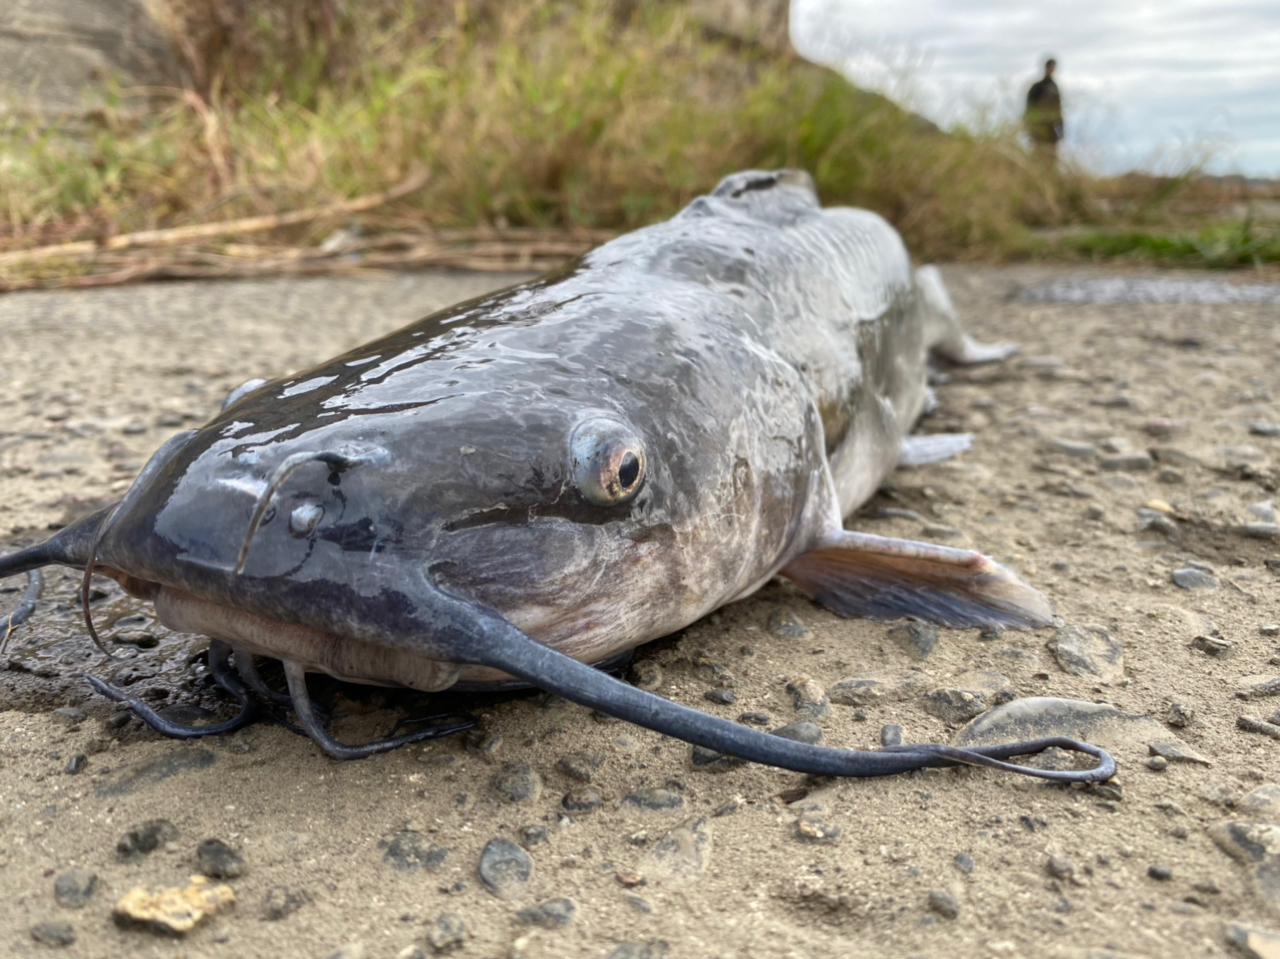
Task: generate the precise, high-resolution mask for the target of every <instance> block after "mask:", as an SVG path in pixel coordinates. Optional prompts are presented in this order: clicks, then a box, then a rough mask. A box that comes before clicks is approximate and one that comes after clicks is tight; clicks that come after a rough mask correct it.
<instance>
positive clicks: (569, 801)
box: [560, 750, 710, 812]
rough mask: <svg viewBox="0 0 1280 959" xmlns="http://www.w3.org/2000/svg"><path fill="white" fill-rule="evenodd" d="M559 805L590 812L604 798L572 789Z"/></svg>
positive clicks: (591, 790)
mask: <svg viewBox="0 0 1280 959" xmlns="http://www.w3.org/2000/svg"><path fill="white" fill-rule="evenodd" d="M708 752H710V750H708ZM695 762H696V761H695ZM560 805H561V806H563V807H564V808H565V809H567V810H569V812H591V811H593V810H596V809H599V808H600V807H601V806H603V805H604V798H603V797H602V796H601V795H600V794H599V793H598V792H596V791H595V790H594V789H573V790H570V791H569V792H567V793H565V794H564V797H563V798H562V799H561V800H560Z"/></svg>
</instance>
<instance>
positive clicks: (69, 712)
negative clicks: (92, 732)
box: [49, 706, 89, 726]
mask: <svg viewBox="0 0 1280 959" xmlns="http://www.w3.org/2000/svg"><path fill="white" fill-rule="evenodd" d="M49 715H50V716H51V717H53V719H55V720H57V721H58V722H60V723H62V724H63V725H64V726H79V725H80V724H81V723H82V722H84V721H85V720H86V719H87V718H88V715H89V714H88V713H86V712H85V711H84V710H83V709H76V708H75V707H74V706H60V707H59V708H57V709H55V710H54V711H53V712H51V713H50V714H49Z"/></svg>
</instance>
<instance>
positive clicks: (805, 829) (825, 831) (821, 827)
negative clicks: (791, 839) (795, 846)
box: [796, 817, 841, 843]
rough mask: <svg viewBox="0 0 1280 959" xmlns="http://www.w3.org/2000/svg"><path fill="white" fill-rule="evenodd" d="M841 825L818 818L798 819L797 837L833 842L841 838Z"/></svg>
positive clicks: (804, 839) (817, 841) (818, 841)
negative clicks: (834, 824) (831, 823)
mask: <svg viewBox="0 0 1280 959" xmlns="http://www.w3.org/2000/svg"><path fill="white" fill-rule="evenodd" d="M840 832H841V830H840V827H839V826H833V825H830V824H829V823H825V822H822V821H821V820H818V819H810V818H804V817H802V818H800V819H797V820H796V838H797V839H800V840H802V841H804V842H816V843H833V842H835V841H836V840H837V839H839V838H840Z"/></svg>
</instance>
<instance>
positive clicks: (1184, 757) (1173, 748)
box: [1147, 742, 1213, 766]
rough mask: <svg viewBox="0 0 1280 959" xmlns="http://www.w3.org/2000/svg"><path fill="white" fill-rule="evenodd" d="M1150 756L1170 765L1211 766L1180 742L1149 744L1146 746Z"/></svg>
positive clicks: (1210, 763)
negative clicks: (1158, 757) (1160, 758)
mask: <svg viewBox="0 0 1280 959" xmlns="http://www.w3.org/2000/svg"><path fill="white" fill-rule="evenodd" d="M1147 748H1148V750H1149V751H1150V752H1151V755H1152V756H1160V757H1162V758H1164V759H1167V760H1168V761H1169V762H1171V763H1194V764H1196V765H1198V766H1212V765H1213V763H1212V761H1210V760H1209V759H1208V758H1207V757H1205V756H1201V755H1200V754H1199V753H1198V752H1196V751H1195V750H1193V749H1191V748H1190V747H1188V746H1187V745H1185V744H1184V743H1180V742H1172V743H1170V742H1160V743H1150V744H1149V745H1148V746H1147Z"/></svg>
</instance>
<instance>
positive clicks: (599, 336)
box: [0, 171, 1115, 781]
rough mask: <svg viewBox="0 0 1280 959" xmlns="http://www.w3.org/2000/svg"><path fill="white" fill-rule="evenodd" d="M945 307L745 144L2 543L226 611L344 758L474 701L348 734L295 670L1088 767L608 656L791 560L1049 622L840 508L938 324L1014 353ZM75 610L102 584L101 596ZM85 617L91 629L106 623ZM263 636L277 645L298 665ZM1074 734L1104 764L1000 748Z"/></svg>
mask: <svg viewBox="0 0 1280 959" xmlns="http://www.w3.org/2000/svg"><path fill="white" fill-rule="evenodd" d="M1010 352H1012V347H1010V346H1006V345H998V346H982V345H979V344H977V343H975V342H974V341H972V340H971V339H969V338H968V337H967V336H966V335H965V334H964V333H963V332H962V331H961V329H960V327H959V324H958V323H957V321H956V318H955V314H954V310H953V309H952V307H951V304H950V301H949V299H948V297H947V293H946V290H945V288H944V286H943V285H942V281H941V278H940V276H939V274H938V273H937V271H936V270H935V269H933V268H931V267H923V268H920V269H913V268H912V267H911V264H910V260H909V257H908V255H907V252H906V250H905V249H904V247H903V244H902V241H901V239H900V237H899V236H898V235H897V233H896V232H895V231H894V230H893V229H892V228H891V227H890V226H889V225H888V224H887V223H886V222H885V221H884V220H882V219H881V218H880V217H878V216H876V215H875V214H873V213H869V212H866V211H862V210H854V209H845V208H830V209H823V208H822V207H821V206H820V205H819V203H818V200H817V197H816V195H815V193H814V189H813V185H812V182H811V181H810V179H809V177H808V176H807V175H806V174H804V173H799V172H795V171H776V172H744V173H738V174H734V175H732V176H730V177H728V178H726V179H725V180H724V181H723V182H722V183H721V184H720V185H719V186H718V187H717V188H716V189H715V190H714V191H713V192H712V193H711V194H710V195H708V196H705V197H700V198H698V199H696V200H695V201H693V203H691V204H690V205H689V206H688V207H687V208H686V209H685V210H683V211H682V212H681V213H679V214H678V215H677V216H675V217H674V218H672V219H671V220H669V221H667V222H665V223H660V224H657V225H655V226H651V227H647V228H645V229H641V230H637V231H635V232H634V233H629V234H627V235H624V236H621V237H619V238H618V239H616V240H613V241H611V242H609V243H607V244H605V245H604V246H601V247H599V248H598V249H596V250H594V251H592V252H591V253H589V254H587V255H586V256H584V257H582V258H581V259H580V260H578V261H576V262H574V263H573V264H571V265H570V266H568V267H567V268H565V269H564V270H562V271H560V272H557V273H554V274H552V275H549V276H547V277H544V278H542V279H540V280H537V281H535V282H532V283H528V284H524V285H521V286H516V287H513V288H511V289H507V290H504V291H501V292H498V293H494V294H491V295H488V296H485V297H481V298H479V299H476V300H472V301H470V302H467V303H463V304H460V305H458V306H455V307H452V308H450V309H448V310H445V311H442V312H440V313H437V314H435V315H433V316H430V317H428V318H426V319H424V320H422V321H420V322H418V323H416V324H414V325H412V326H409V327H406V328H405V329H402V330H400V331H398V332H395V333H392V334H390V335H388V336H385V337H382V338H381V339H378V340H375V341H374V342H372V343H369V344H367V345H364V346H361V347H359V348H358V349H355V350H353V351H351V352H350V353H347V354H344V355H342V356H339V357H337V358H335V359H333V360H330V361H329V362H326V363H323V364H321V365H319V366H317V367H315V368H314V369H311V370H308V371H306V372H304V373H300V374H297V375H295V376H292V377H289V378H287V379H282V380H276V381H273V382H270V383H262V382H260V381H255V382H251V383H249V384H246V385H245V386H244V387H242V388H240V389H239V390H236V391H234V392H233V393H232V395H231V396H229V397H228V401H227V404H226V405H225V406H224V408H223V410H222V412H221V413H220V414H219V415H218V416H217V417H216V418H215V419H214V420H213V421H212V422H210V423H209V424H208V425H206V426H204V427H203V428H202V429H199V430H192V431H189V432H185V433H180V434H178V435H176V436H174V437H173V438H171V439H170V440H169V441H168V442H167V443H165V444H164V445H163V446H162V447H161V448H160V450H159V451H158V452H157V453H156V454H155V456H154V457H153V458H152V459H151V461H150V462H149V463H148V464H147V465H146V467H145V468H144V469H143V470H142V472H141V474H140V475H139V476H138V478H137V480H136V482H135V483H134V484H133V486H132V487H131V488H130V489H129V491H128V492H127V493H126V494H125V496H124V498H123V499H122V500H121V501H120V502H119V503H117V504H115V505H113V506H110V507H108V508H106V509H103V510H101V511H100V512H97V513H95V514H93V515H91V516H88V517H86V518H84V519H82V520H80V521H78V522H76V523H75V524H73V525H71V526H68V527H67V528H65V529H64V530H62V531H61V532H59V533H58V534H57V535H56V536H54V537H53V538H52V539H50V540H49V541H47V542H46V543H44V544H42V545H38V546H33V547H30V548H28V549H25V550H22V551H21V552H18V553H15V554H13V555H10V556H7V557H4V558H3V559H0V576H8V575H14V574H17V573H22V572H27V571H34V570H37V569H38V568H39V567H42V566H45V565H49V564H55V563H57V564H63V565H66V566H71V567H76V568H82V569H84V570H85V584H86V589H87V584H88V581H89V576H90V575H91V574H93V573H97V574H104V575H108V576H111V577H114V578H115V579H116V580H117V581H118V582H119V583H120V584H121V585H122V586H123V587H124V589H125V590H126V591H127V592H129V593H130V594H132V595H134V596H137V597H142V598H145V599H149V600H151V601H153V602H154V603H155V607H156V610H157V614H158V615H159V617H160V619H161V621H162V622H164V623H165V625H167V626H169V627H170V628H172V629H175V630H179V631H183V632H191V633H199V634H204V635H207V636H209V637H211V638H212V639H213V642H212V643H211V645H210V650H209V661H210V668H211V671H212V673H213V676H214V678H215V679H216V680H217V682H218V683H219V684H220V685H221V686H222V687H223V688H224V689H226V690H227V691H228V692H230V693H231V694H232V695H233V696H234V697H235V698H236V699H237V700H238V701H239V703H240V704H241V712H240V714H239V715H238V716H236V717H235V718H234V719H231V720H229V721H226V722H223V723H215V724H212V725H208V726H181V725H178V724H176V723H173V722H170V721H168V720H166V719H164V718H163V717H160V716H159V715H157V714H156V713H155V712H154V711H153V710H152V709H151V708H150V707H148V706H147V705H146V704H145V703H142V702H140V701H138V700H135V699H131V698H129V697H127V696H126V695H125V694H124V693H122V692H120V691H119V690H117V689H115V688H114V687H112V686H109V685H108V684H106V683H104V682H102V681H101V680H98V679H96V678H92V677H89V681H90V682H91V683H92V684H93V686H94V688H95V689H97V690H98V691H99V692H101V693H103V694H105V695H107V696H110V697H111V698H113V699H115V700H118V701H120V702H126V703H128V704H129V706H130V707H132V708H133V709H134V711H135V712H137V713H138V714H139V715H140V716H141V717H142V718H143V719H144V720H146V721H147V722H148V723H149V724H150V725H151V726H152V727H154V728H156V729H158V730H159V731H161V732H163V733H166V734H169V735H174V736H201V735H212V734H216V733H223V732H227V731H229V730H231V729H234V728H237V727H238V726H241V725H244V724H245V723H247V722H249V721H251V720H252V719H254V718H255V717H256V716H257V715H258V710H259V703H260V701H266V702H273V701H274V702H277V703H280V704H282V705H286V706H288V707H290V708H292V710H293V713H294V715H295V716H296V721H297V726H299V727H301V729H302V730H303V731H305V732H306V733H307V734H308V735H310V736H311V737H312V738H313V739H314V740H315V741H316V742H317V743H318V744H319V745H320V746H321V747H322V748H323V749H324V750H325V751H326V752H327V753H329V754H330V755H331V756H335V757H338V758H356V757H361V756H367V755H370V754H371V753H375V752H379V751H383V750H386V749H390V748H394V747H395V746H398V745H402V744H404V743H406V742H414V741H418V740H423V739H428V738H432V737H435V736H439V735H443V734H446V733H448V732H453V731H456V730H458V729H460V728H465V727H466V726H467V725H469V720H468V719H467V718H466V717H438V718H436V720H435V721H433V722H426V723H424V724H422V725H420V727H419V728H417V729H415V730H414V731H412V732H409V733H407V734H403V735H393V736H391V737H389V738H387V739H383V740H379V741H376V742H372V743H364V744H360V745H346V744H343V743H340V742H338V741H336V740H335V739H334V738H333V737H332V736H331V735H330V734H329V732H328V730H327V728H326V727H325V725H324V723H323V722H322V721H321V719H320V717H319V716H317V713H316V709H315V707H314V706H313V704H312V700H311V697H310V695H309V694H308V691H307V681H306V674H307V673H308V672H322V673H327V674H329V675H331V676H334V677H337V678H339V679H343V680H349V681H355V682H361V683H371V684H377V685H385V686H403V687H409V688H412V689H417V690H423V691H427V692H433V691H439V690H444V689H448V688H450V687H455V686H458V687H461V688H464V689H483V688H487V687H498V686H500V685H501V684H510V683H511V682H512V681H513V680H517V681H520V682H523V683H529V684H532V685H534V686H539V687H541V688H543V689H546V690H549V691H552V692H554V693H558V694H559V695H561V696H563V697H565V698H566V699H569V700H572V701H573V702H576V703H580V704H582V705H584V706H587V707H590V708H593V709H596V710H599V711H601V712H604V713H607V714H610V715H613V716H616V717H619V718H621V719H626V720H629V721H631V722H633V723H637V724H639V725H641V726H645V727H648V728H650V729H654V730H657V731H659V732H661V733H665V734H667V735H670V736H675V737H678V738H679V739H682V740H685V741H687V742H690V743H694V744H697V745H701V746H705V747H708V748H710V749H714V750H717V751H720V752H723V753H728V754H732V755H734V756H738V757H741V758H743V759H747V760H752V761H755V762H760V763H765V764H768V765H772V766H779V767H784V768H788V769H793V770H798V771H801V772H806V773H815V774H827V775H836V776H879V775H888V774H893V773H900V772H905V771H908V770H913V769H919V768H922V767H926V766H947V765H955V764H960V763H968V764H974V765H985V766H994V767H998V768H1002V769H1009V770H1012V771H1016V772H1022V773H1028V774H1031V775H1035V776H1041V777H1044V778H1049V779H1059V780H1072V781H1101V780H1105V779H1108V778H1110V776H1111V775H1113V773H1114V771H1115V763H1114V761H1113V760H1112V758H1111V757H1110V756H1109V755H1108V754H1107V753H1105V752H1104V751H1102V750H1100V749H1098V748H1096V747H1093V746H1090V745H1088V744H1085V743H1079V742H1076V741H1074V740H1070V739H1063V738H1052V739H1041V740H1036V741H1033V742H1024V743H1011V744H1006V745H1000V746H989V747H981V748H970V749H957V748H953V747H950V746H945V745H936V744H913V745H903V746H893V747H886V748H883V749H880V750H877V751H874V752H860V751H853V750H842V749H834V748H825V747H819V746H814V745H808V744H804V743H798V742H794V741H791V740H786V739H781V738H779V737H776V736H771V735H768V734H766V733H763V732H760V731H758V730H754V729H751V728H748V727H746V726H742V725H738V724H736V723H733V722H730V721H728V720H725V719H720V718H718V717H715V716H711V715H709V714H706V713H703V712H701V711H699V710H695V709H691V708H688V707H686V706H682V705H680V704H677V703H673V702H670V701H668V700H665V699H662V698H661V697H658V696H655V695H653V694H651V693H648V692H645V691H643V690H640V689H637V688H635V687H633V686H630V685H628V684H626V683H623V682H621V681H619V680H617V679H615V678H613V677H612V676H610V675H608V674H607V673H605V672H603V671H601V670H598V669H595V668H592V666H591V665H588V664H591V663H597V664H598V663H602V662H605V661H608V660H610V659H612V658H614V657H616V656H618V655H619V654H621V653H625V652H626V651H627V650H630V649H632V648H634V647H636V646H638V645H640V644H642V643H645V642H647V641H650V640H652V639H655V638H657V637H660V636H664V635H667V634H669V633H672V632H675V631H676V630H679V629H681V628H683V627H685V626H688V625H689V624H690V623H693V622H694V621H696V620H697V619H699V618H700V617H702V616H705V615H706V614H708V613H710V612H711V611H712V610H715V609H717V608H718V607H721V606H723V605H725V604H726V603H730V602H732V601H734V600H736V599H739V598H741V597H744V596H747V595H749V594H751V593H752V592H754V591H756V590H757V589H759V588H760V587H761V586H762V585H764V584H765V583H767V582H768V581H769V580H770V579H771V578H772V577H774V576H777V575H781V576H784V577H786V578H787V579H789V580H791V581H792V582H793V583H795V584H796V586H798V587H799V588H800V589H801V590H803V591H804V592H805V593H807V594H808V595H809V596H810V597H812V598H813V599H814V600H815V601H816V602H818V603H820V604H822V605H823V606H825V607H827V608H828V609H831V610H834V611H835V612H837V613H839V614H840V615H843V616H861V617H867V618H871V619H880V620H889V619H898V618H902V617H911V618H915V619H921V620H928V621H931V622H935V623H939V624H943V625H947V626H952V627H959V628H965V627H975V626H976V627H984V628H995V629H1002V628H1013V629H1033V628H1037V627H1041V626H1046V625H1050V624H1052V623H1053V622H1054V616H1053V611H1052V609H1051V607H1050V605H1049V603H1048V602H1047V601H1046V599H1045V598H1044V597H1043V596H1042V595H1041V594H1040V593H1038V592H1036V591H1035V590H1034V589H1032V588H1031V587H1029V586H1027V585H1026V584H1024V583H1022V582H1021V581H1020V580H1019V579H1018V578H1017V577H1016V576H1015V575H1014V574H1013V573H1012V572H1010V571H1009V570H1007V569H1005V568H1004V567H1002V566H1000V565H998V564H996V563H995V562H993V561H992V560H990V559H988V558H987V557H985V556H983V555H981V554H980V553H975V552H971V551H967V550H958V549H951V548H947V547H943V546H935V545H931V544H928V543H918V542H911V541H906V540H895V539H887V538H884V537H880V536H872V535H868V534H865V533H859V532H853V531H848V530H845V529H844V528H843V517H845V516H848V515H849V514H850V513H851V512H853V510H855V509H856V508H857V507H858V506H859V505H861V504H862V503H863V502H865V501H866V500H867V499H868V498H869V497H870V496H871V495H872V494H873V493H874V492H875V490H876V489H877V488H878V487H879V486H880V485H881V483H882V481H883V480H884V479H885V478H886V477H887V476H888V475H889V474H890V473H891V472H892V471H893V469H894V468H895V467H896V466H897V465H899V463H900V462H904V461H905V462H912V463H921V462H931V461H934V460H937V459H941V458H945V457H946V456H949V455H952V454H954V453H956V452H959V451H960V450H963V449H965V448H967V446H968V440H969V438H968V437H967V436H928V437H912V436H910V435H909V433H910V430H911V428H912V427H913V426H914V424H915V423H916V421H917V420H918V419H919V417H920V416H921V414H922V413H923V412H924V411H925V408H926V406H927V404H928V403H929V402H930V397H929V390H928V387H927V383H926V378H927V365H928V362H929V357H930V354H936V355H940V356H942V357H944V358H946V359H949V360H951V361H954V362H960V363H972V362H983V361H987V360H995V359H1000V358H1002V357H1004V356H1006V355H1008V354H1009V353H1010ZM85 609H86V614H87V611H88V603H87V602H86V603H85ZM89 630H90V633H91V635H92V636H93V637H94V639H95V641H96V640H97V634H96V631H94V629H93V625H92V622H89ZM255 657H270V658H273V659H278V660H280V661H281V662H282V664H283V666H284V672H285V677H286V681H287V686H288V694H287V696H286V695H285V694H284V693H281V692H278V691H276V690H274V689H272V688H271V687H270V686H268V685H267V684H266V683H264V682H263V681H262V679H261V678H260V676H259V675H258V672H257V669H256V668H255ZM1051 746H1056V747H1061V748H1064V749H1069V750H1075V751H1079V752H1083V753H1086V754H1088V755H1090V756H1093V757H1095V759H1096V760H1097V762H1096V765H1095V766H1094V767H1093V768H1091V769H1076V770H1049V769H1036V768H1030V767H1026V766H1021V765H1017V764H1012V763H1009V762H1007V760H1008V759H1010V758H1011V757H1014V756H1019V755H1026V754H1031V753H1035V752H1039V751H1042V750H1044V749H1046V748H1048V747H1051Z"/></svg>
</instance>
